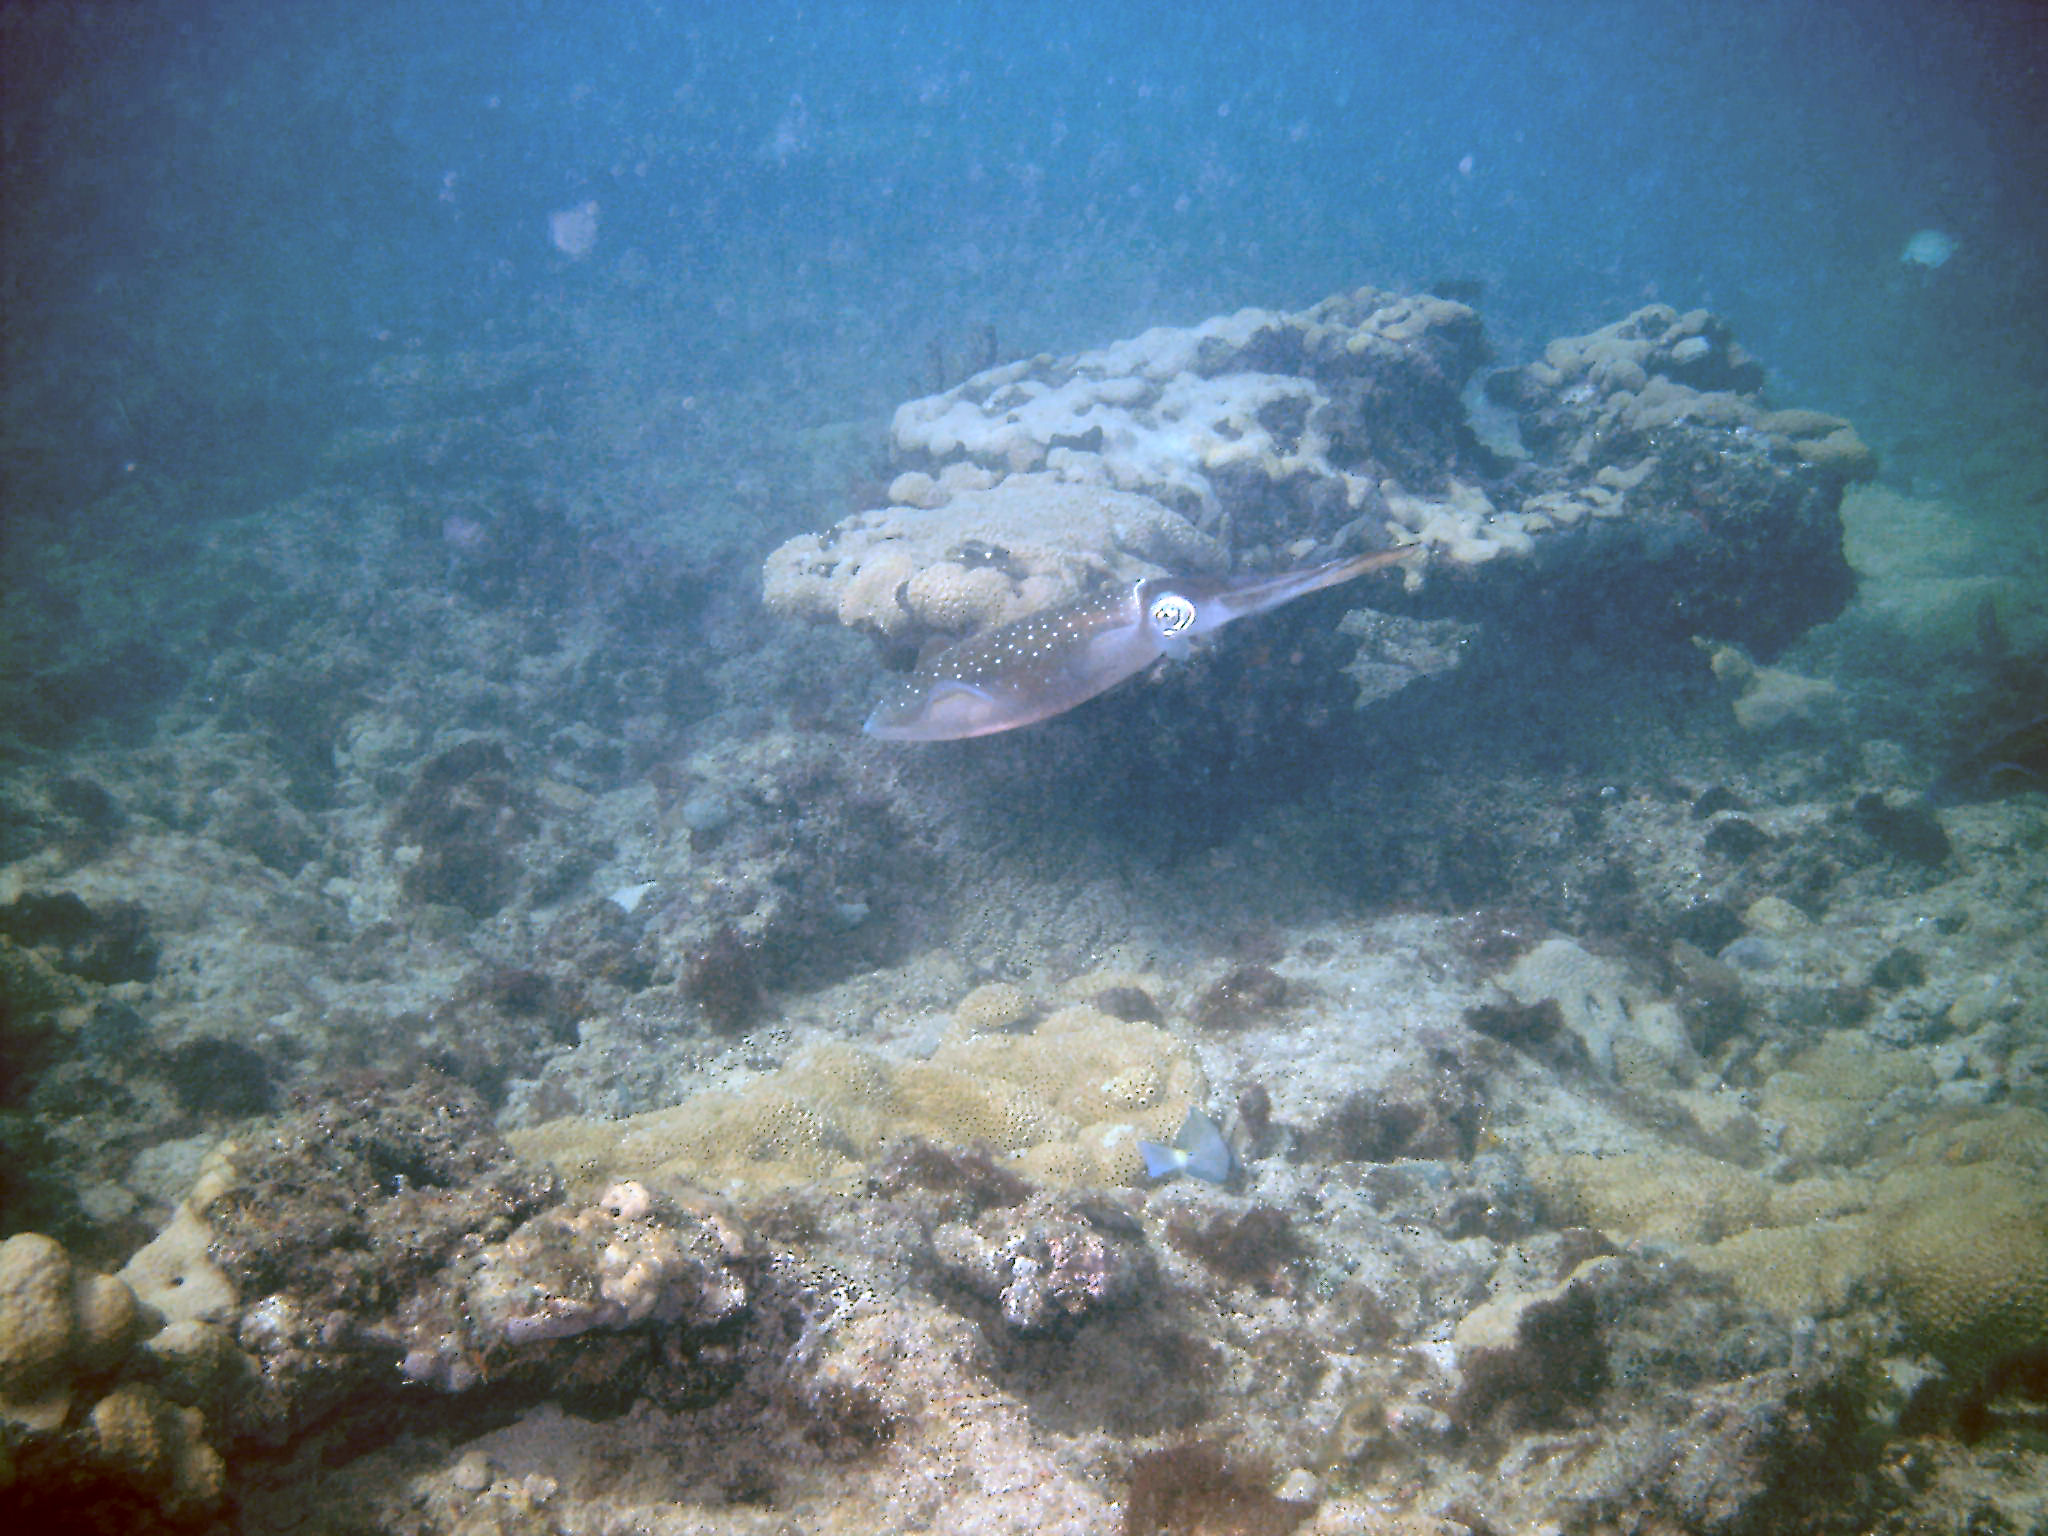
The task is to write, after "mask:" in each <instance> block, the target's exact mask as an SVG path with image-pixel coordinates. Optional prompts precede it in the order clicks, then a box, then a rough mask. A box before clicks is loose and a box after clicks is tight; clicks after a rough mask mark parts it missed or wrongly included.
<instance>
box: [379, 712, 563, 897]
mask: <svg viewBox="0 0 2048 1536" xmlns="http://www.w3.org/2000/svg"><path fill="white" fill-rule="evenodd" d="M533 825H534V815H533V808H532V804H531V798H530V797H529V796H528V795H527V794H525V793H524V792H523V791H522V790H521V789H520V788H519V787H518V786H517V785H516V784H515V782H514V777H513V768H512V758H511V754H509V753H508V752H507V751H506V750H505V748H504V747H503V746H502V745H501V744H500V743H498V742H495V741H484V740H474V741H464V742H458V743H457V744H456V745H454V746H452V747H449V748H448V749H447V750H446V751H444V752H441V753H438V754H437V755H435V756H434V757H432V758H429V759H428V760H427V761H426V763H425V764H423V765H422V766H421V768H420V771H419V774H418V776H417V777H416V778H415V779H414V781H413V785H412V787H411V788H410V789H409V790H407V791H406V795H405V798H404V799H403V800H402V801H401V802H400V803H399V806H398V809H397V811H396V812H395V813H394V814H393V816H392V818H391V826H390V830H389V833H388V837H389V840H390V841H391V842H393V843H395V844H412V845H415V846H417V847H418V848H419V850H420V854H419V858H418V861H417V862H416V863H414V864H413V865H412V866H411V868H409V869H407V870H406V872H405V876H404V880H403V885H404V889H405V893H406V894H407V895H408V896H410V897H412V898H413V899H414V900H415V901H431V902H438V903H441V904H443V905H446V906H452V907H459V908H461V909H462V910H463V911H465V912H467V913H469V915H470V916H472V917H477V918H484V917H489V916H491V915H492V914H493V913H495V912H497V911H499V910H500V909H502V908H503V907H504V905H505V904H506V903H507V902H508V901H510V900H511V899H512V896H513V893H514V891H515V890H516V889H517V886H518V883H519V874H520V865H519V859H518V856H517V855H518V849H519V845H520V844H521V843H522V842H524V841H525V839H526V838H527V837H528V835H529V834H530V833H531V832H532V830H533Z"/></svg>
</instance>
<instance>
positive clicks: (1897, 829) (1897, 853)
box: [1849, 794, 1951, 864]
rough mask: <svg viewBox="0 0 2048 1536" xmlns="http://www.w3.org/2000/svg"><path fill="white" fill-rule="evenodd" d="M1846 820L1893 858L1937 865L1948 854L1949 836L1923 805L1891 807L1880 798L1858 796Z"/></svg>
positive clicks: (1883, 798)
mask: <svg viewBox="0 0 2048 1536" xmlns="http://www.w3.org/2000/svg"><path fill="white" fill-rule="evenodd" d="M1849 818H1850V820H1851V821H1853V822H1854V823H1855V825H1856V826H1857V827H1859V828H1860V829H1861V830H1862V831H1863V832H1864V833H1865V835H1867V836H1868V837H1869V838H1870V839H1871V841H1873V842H1875V843H1876V844H1877V845H1878V846H1879V847H1880V848H1882V849H1883V850H1884V851H1885V852H1886V853H1887V854H1889V855H1890V856H1891V857H1893V858H1895V859H1904V860H1906V861H1907V862H1909V863H1913V864H1940V863H1943V862H1945V861H1946V860H1947V858H1948V856H1949V853H1950V851H1951V850H1950V845H1949V840H1948V833H1947V832H1946V831H1944V830H1943V829H1942V825H1941V822H1940V821H1939V820H1938V819H1937V818H1936V817H1935V814H1934V812H1933V811H1932V810H1931V809H1930V808H1928V807H1927V806H1926V805H1923V804H1917V803H1915V804H1908V805H1894V804H1892V803H1891V801H1889V800H1887V799H1885V797H1884V796H1883V795H1878V794H1868V795H1859V796H1857V797H1856V803H1855V804H1854V805H1852V806H1850V807H1849Z"/></svg>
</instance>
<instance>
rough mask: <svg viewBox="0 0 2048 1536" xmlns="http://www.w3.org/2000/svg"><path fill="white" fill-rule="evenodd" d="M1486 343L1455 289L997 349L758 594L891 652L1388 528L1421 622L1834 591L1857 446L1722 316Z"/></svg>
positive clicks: (1803, 624) (1326, 552)
mask: <svg viewBox="0 0 2048 1536" xmlns="http://www.w3.org/2000/svg"><path fill="white" fill-rule="evenodd" d="M1486 360H1487V345H1486V341H1485V337H1484V334H1483V329H1482V326H1481V323H1480V320H1479V316H1478V315H1477V314H1476V313H1475V312H1474V311H1473V310H1472V309H1470V308H1469V307H1467V306H1466V305H1464V304H1461V303H1456V302H1453V301H1451V300H1448V299H1443V298H1438V297H1435V296H1432V295H1429V294H1400V293H1392V292H1387V291H1383V290H1379V289H1374V288H1359V289H1356V290H1354V291H1351V292H1348V293H1340V294H1336V295H1333V296H1332V297H1330V298H1327V299H1325V300H1323V301H1322V302H1320V303H1318V304H1314V305H1311V306H1310V307H1308V308H1306V309H1303V310H1298V311H1291V312H1287V311H1278V310H1266V309H1246V310H1240V311H1237V312H1236V313H1234V314H1229V315H1222V316H1218V317H1215V318H1213V319H1210V320H1206V321H1204V322H1202V323H1200V324H1198V325H1193V326H1186V327H1176V328H1165V327H1162V328H1155V329H1153V330H1149V331H1146V332H1144V333H1143V334H1142V335H1139V336H1135V337H1132V338H1130V339H1128V340H1125V341H1120V342H1115V343H1112V344H1110V345H1108V346H1103V347H1097V348H1093V349H1091V350H1088V351H1083V352H1078V353H1074V354H1071V355H1068V356H1064V357H1051V356H1037V357H1031V358H1026V359H1022V360H1019V361H1016V362H1011V363H1007V364H1004V365H1002V366H999V367H994V368H989V369H986V370H984V371H983V372H981V373H978V374H976V375H974V376H973V377H972V378H969V379H967V380H966V381H965V382H963V383H961V384H959V385H957V386H955V387H953V388H951V389H948V390H945V391H943V392H941V393H939V394H935V395H930V396H927V397H925V398H923V399H918V400H911V401H908V402H906V403H905V404H904V405H902V406H901V407H899V408H898V410H897V411H896V414H895V417H894V420H893V422H892V425H891V430H890V444H891V450H892V465H891V467H892V468H893V469H894V470H895V471H896V475H895V479H894V480H893V481H892V482H891V486H890V492H889V498H888V500H889V504H888V505H886V506H883V507H879V508H873V509H870V510H866V511H862V512H858V513H856V514H854V515H853V516H851V517H848V518H845V519H843V520H842V521H841V522H839V523H838V524H837V525H836V526H834V527H832V528H830V529H827V530H825V531H824V532H822V533H816V534H805V535H801V536H799V537H797V538H794V539H791V540H790V541H788V542H787V543H785V544H784V545H782V546H781V547H780V548H779V549H777V550H776V551H774V552H773V553H772V554H771V555H770V556H769V557H768V560H767V563H766V565H765V567H764V573H763V580H764V588H763V590H764V596H765V599H766V602H767V605H768V607H769V609H770V610H771V611H773V612H775V613H778V614H781V615H784V616H786V617H790V618H797V619H807V620H814V621H822V622H828V623H838V624H842V625H846V626H849V627H851V628H855V629H859V630H863V631H866V632H868V633H871V634H874V635H877V636H879V637H882V638H884V639H886V640H888V641H889V642H891V644H892V648H893V650H894V651H895V653H896V655H897V658H898V659H899V660H906V659H908V656H909V654H910V652H911V651H912V650H914V649H915V648H916V647H917V646H919V645H922V644H924V643H925V642H928V641H931V640H933V639H935V638H938V637H941V636H945V637H957V636H959V635H961V634H963V633H966V632H970V631H975V630H980V629H984V628H988V627H991V626H995V625H999V624H1003V623H1008V622H1012V621H1014V620H1016V619H1018V618H1021V617H1023V616H1024V615H1026V614H1028V613H1031V612H1035V611H1037V610H1040V609H1043V608H1046V607H1050V606H1053V605H1056V604H1060V603H1064V602H1067V601H1070V600H1072V599H1074V598H1075V597H1077V596H1080V595H1082V594H1084V593H1085V592H1087V591H1088V590H1090V589H1092V588H1094V587H1096V586H1099V585H1102V584H1106V583H1111V582H1124V581H1130V580H1133V579H1136V578H1138V577H1140V576H1145V575H1151V574H1156V573H1157V572H1158V571H1160V570H1161V569H1165V570H1170V571H1174V572H1178V573H1188V572H1197V571H1199V572H1207V571H1215V570H1222V569H1229V570H1236V571H1251V572H1256V571H1269V570H1277V569H1284V568H1287V567H1290V566H1295V565H1300V564H1305V563H1308V562H1310V561H1313V560H1316V559H1322V558H1328V557H1330V556H1332V555H1334V554H1336V553H1339V552H1356V551H1358V550H1361V549H1365V550H1373V549H1385V548H1389V547H1409V548H1414V549H1416V550H1418V551H1419V552H1420V553H1421V555H1422V556H1426V557H1427V558H1417V559H1416V560H1414V561H1411V562H1409V563H1408V565H1407V572H1408V575H1407V585H1408V589H1409V590H1408V596H1407V598H1406V599H1404V600H1403V604H1402V605H1403V606H1404V607H1412V608H1415V609H1416V610H1417V611H1418V614H1419V615H1420V616H1425V617H1426V616H1431V615H1432V614H1433V615H1434V616H1438V617H1452V618H1464V619H1485V618H1501V619H1503V620H1504V621H1513V622H1515V623H1517V624H1519V625H1521V626H1523V627H1525V628H1526V627H1527V625H1528V624H1529V623H1530V622H1531V620H1532V619H1538V618H1544V617H1552V616H1554V617H1555V618H1556V619H1557V621H1558V622H1559V623H1563V622H1565V621H1566V619H1567V617H1568V616H1569V617H1570V618H1571V619H1572V620H1573V622H1575V623H1578V624H1580V625H1581V626H1582V625H1583V622H1584V616H1585V615H1586V614H1587V613H1589V612H1590V613H1595V614H1602V615H1605V614H1607V613H1609V612H1610V611H1611V610H1613V609H1614V608H1615V607H1616V594H1617V593H1618V592H1621V593H1626V594H1629V602H1630V603H1631V604H1632V605H1633V607H1632V609H1631V611H1630V612H1627V613H1615V614H1614V624H1613V630H1614V633H1615V634H1616V636H1617V639H1620V638H1622V637H1624V636H1625V637H1626V638H1627V639H1628V640H1629V642H1630V643H1633V642H1634V641H1635V640H1637V639H1639V638H1640V636H1641V634H1642V633H1644V632H1646V631H1645V626H1648V630H1647V632H1649V633H1658V634H1662V635H1664V636H1666V637H1668V638H1671V639H1674V640H1676V639H1682V638H1687V637H1689V636H1690V635H1691V634H1693V633H1696V632H1704V633H1708V634H1710V635H1712V636H1713V637H1714V638H1716V639H1718V640H1723V641H1738V642H1741V643H1744V644H1748V645H1751V646H1754V647H1756V648H1758V649H1759V651H1760V653H1763V654H1768V653H1770V652H1772V651H1773V650H1775V649H1777V648H1780V647H1781V646H1782V645H1783V644H1784V643H1785V642H1786V641H1788V640H1789V639H1791V638H1792V637H1794V636H1796V635H1797V634H1798V633H1800V632H1801V631H1803V630H1804V629H1805V628H1807V627H1808V626H1810V625H1811V624H1813V623H1815V622H1818V621H1820V620H1822V619H1826V618H1830V617H1832V616H1833V615H1834V614H1835V613H1836V612H1838V611H1839V610H1840V608H1841V607H1842V605H1843V604H1844V603H1845V602H1846V601H1847V598H1848V595H1849V591H1850V585H1851V582H1850V574H1849V569H1848V566H1847V564H1846V563H1845V562H1844V560H1843V558H1842V554H1841V519H1840V506H1841V497H1842V491H1843V488H1844V486H1845V485H1846V484H1847V483H1849V482H1851V481H1854V480H1858V479H1864V478H1868V476H1869V475H1870V474H1871V473H1872V471H1873V467H1874V466H1873V460H1872V458H1871V455H1870V452H1869V450H1868V449H1867V448H1866V447H1865V446H1864V445H1863V443H1862V441H1861V440H1860V439H1859V438H1858V437H1857V436H1856V434H1855V431H1854V429H1853V428H1851V427H1850V425H1849V424H1848V423H1847V422H1845V421H1843V420H1842V419H1841V418H1839V417H1835V416H1829V415H1826V414H1824V413H1821V412H1817V411H1806V410H1792V409H1783V408H1777V407H1776V406H1774V404H1773V403H1771V402H1767V401H1766V400H1765V398H1764V396H1763V393H1762V387H1763V370H1762V368H1761V367H1760V366H1758V365H1757V363H1756V362H1755V361H1754V360H1753V359H1752V358H1750V357H1749V356H1748V355H1747V354H1746V353H1745V352H1743V350H1742V348H1741V347H1740V346H1738V345H1737V344H1736V343H1735V341H1734V340H1733V338H1732V337H1731V336H1730V334H1729V332H1728V328H1727V327H1726V326H1725V325H1724V324H1723V323H1721V322H1720V321H1718V320H1717V319H1715V318H1714V317H1713V316H1711V315H1709V314H1708V313H1707V312H1705V311H1704V310H1695V311H1692V312H1690V313H1684V314H1681V313H1680V312H1679V311H1677V310H1675V309H1672V308H1670V307H1668V306H1662V305H1652V306H1649V307H1647V308H1644V309H1641V310H1638V311H1637V312H1636V313H1634V314H1632V315H1629V316H1627V317H1625V318H1624V319H1622V320H1619V321H1616V322H1615V323H1614V324H1612V325H1609V326H1606V327H1603V328H1601V329H1600V330H1598V331H1594V332H1592V333H1589V334H1587V335H1584V336H1576V337H1565V338H1560V339H1559V340H1556V341H1554V342H1552V343H1551V344H1550V345H1549V346H1548V347H1547V348H1546V350H1545V352H1544V355H1543V356H1542V357H1541V358H1540V359H1538V360H1536V361H1534V362H1531V363H1529V364H1527V365H1525V366H1522V367H1518V368H1506V369H1501V370H1498V371H1496V372H1494V373H1491V374H1485V373H1483V372H1482V370H1483V367H1484V364H1485V363H1486ZM1432 565H1433V566H1435V567H1437V568H1439V569H1443V568H1451V569H1455V570H1457V571H1458V574H1459V577H1460V579H1459V580H1457V581H1455V582H1447V581H1427V580H1426V578H1427V577H1428V574H1429V570H1430V567H1431V566H1432ZM1532 605H1533V606H1532ZM1575 632H1576V631H1575Z"/></svg>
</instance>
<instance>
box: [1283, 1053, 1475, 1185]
mask: <svg viewBox="0 0 2048 1536" xmlns="http://www.w3.org/2000/svg"><path fill="white" fill-rule="evenodd" d="M1484 1113H1485V1102H1484V1100H1483V1099H1482V1098H1481V1096H1480V1091H1479V1087H1478V1082H1477V1078H1476V1076H1475V1075H1474V1074H1472V1073H1469V1072H1467V1071H1466V1070H1464V1069H1463V1067H1462V1065H1461V1064H1460V1063H1458V1062H1457V1061H1456V1060H1455V1059H1454V1058H1451V1057H1449V1056H1448V1055H1443V1056H1441V1057H1440V1058H1439V1060H1438V1062H1437V1065H1436V1070H1435V1071H1433V1072H1429V1073H1426V1074H1422V1073H1413V1074H1408V1075H1404V1076H1401V1077H1397V1078H1394V1079H1392V1080H1390V1081H1389V1082H1387V1083H1385V1084H1383V1085H1381V1086H1380V1087H1379V1088H1377V1089H1371V1090H1360V1091H1356V1092H1353V1093H1349V1094H1346V1095H1345V1096H1344V1097H1343V1098H1342V1099H1341V1100H1339V1101H1338V1103H1337V1105H1336V1107H1335V1108H1333V1109H1331V1110H1330V1111H1329V1112H1328V1113H1326V1114H1325V1115H1324V1116H1323V1117H1322V1118H1321V1119H1320V1120H1318V1121H1317V1122H1316V1123H1315V1124H1314V1125H1313V1126H1311V1127H1310V1128H1309V1129H1308V1131H1307V1132H1306V1133H1305V1134H1304V1136H1303V1137H1302V1144H1301V1152H1302V1155H1303V1157H1304V1158H1307V1159H1310V1160H1313V1161H1319V1162H1335V1163H1389V1162H1393V1161H1394V1160H1395V1159H1396V1158H1408V1157H1413V1158H1424V1159H1445V1158H1449V1159H1463V1158H1469V1157H1470V1156H1471V1155H1472V1150H1473V1147H1474V1145H1475V1144H1476V1143H1477V1141H1478V1139H1479V1125H1480V1120H1481V1118H1482V1116H1483V1115H1484Z"/></svg>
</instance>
